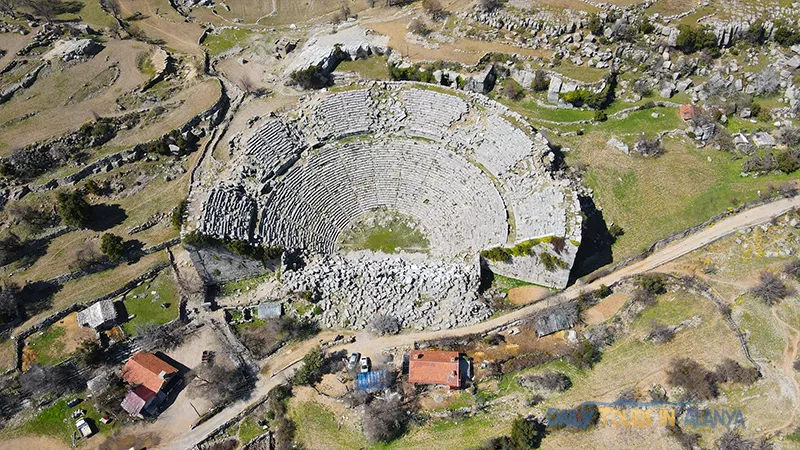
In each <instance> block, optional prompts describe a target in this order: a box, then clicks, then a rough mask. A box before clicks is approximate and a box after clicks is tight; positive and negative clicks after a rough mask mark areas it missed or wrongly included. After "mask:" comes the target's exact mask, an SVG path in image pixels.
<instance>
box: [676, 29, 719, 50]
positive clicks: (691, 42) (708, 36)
mask: <svg viewBox="0 0 800 450" xmlns="http://www.w3.org/2000/svg"><path fill="white" fill-rule="evenodd" d="M678 31H679V33H678V38H677V40H676V42H675V46H676V47H677V48H678V50H680V51H682V52H683V53H686V54H687V55H688V54H690V53H694V52H696V51H698V50H708V51H709V52H711V54H712V56H719V54H720V51H719V48H718V47H717V37H716V36H715V35H714V33H712V32H711V31H709V30H708V28H706V27H702V28H695V27H693V26H691V25H678Z"/></svg>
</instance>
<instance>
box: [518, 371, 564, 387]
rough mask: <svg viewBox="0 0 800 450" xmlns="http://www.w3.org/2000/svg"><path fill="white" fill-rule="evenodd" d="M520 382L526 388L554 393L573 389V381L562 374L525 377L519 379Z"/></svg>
mask: <svg viewBox="0 0 800 450" xmlns="http://www.w3.org/2000/svg"><path fill="white" fill-rule="evenodd" d="M518 381H519V384H520V385H522V386H525V387H530V388H535V389H542V390H545V391H553V392H563V391H566V390H567V389H569V388H570V387H572V380H570V379H569V377H568V376H566V375H564V374H563V373H561V372H543V373H540V374H531V375H523V376H521V377H519V379H518Z"/></svg>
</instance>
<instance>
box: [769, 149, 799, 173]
mask: <svg viewBox="0 0 800 450" xmlns="http://www.w3.org/2000/svg"><path fill="white" fill-rule="evenodd" d="M775 161H776V162H777V163H778V170H780V171H781V172H783V173H792V172H794V171H795V170H797V169H800V150H797V149H793V150H782V151H779V152H778V153H777V154H776V155H775Z"/></svg>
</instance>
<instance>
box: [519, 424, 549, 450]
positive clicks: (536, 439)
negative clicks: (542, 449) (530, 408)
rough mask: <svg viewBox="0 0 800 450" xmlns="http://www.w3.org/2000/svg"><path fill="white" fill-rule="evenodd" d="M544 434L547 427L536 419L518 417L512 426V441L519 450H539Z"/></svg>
mask: <svg viewBox="0 0 800 450" xmlns="http://www.w3.org/2000/svg"><path fill="white" fill-rule="evenodd" d="M544 433H545V425H544V424H543V423H541V422H539V421H538V420H537V419H535V418H524V417H518V418H516V419H514V422H512V424H511V441H512V442H513V443H514V445H515V447H516V448H517V449H519V450H529V449H536V448H539V446H540V445H542V439H544Z"/></svg>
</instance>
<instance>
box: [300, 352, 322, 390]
mask: <svg viewBox="0 0 800 450" xmlns="http://www.w3.org/2000/svg"><path fill="white" fill-rule="evenodd" d="M322 359H323V358H322V349H321V348H319V347H315V348H313V349H311V351H309V352H308V353H306V355H305V356H303V361H302V363H303V365H302V366H300V368H299V369H297V372H295V374H294V382H295V384H298V385H300V386H313V385H315V384H316V383H318V382H319V381H320V380H321V379H322Z"/></svg>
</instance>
